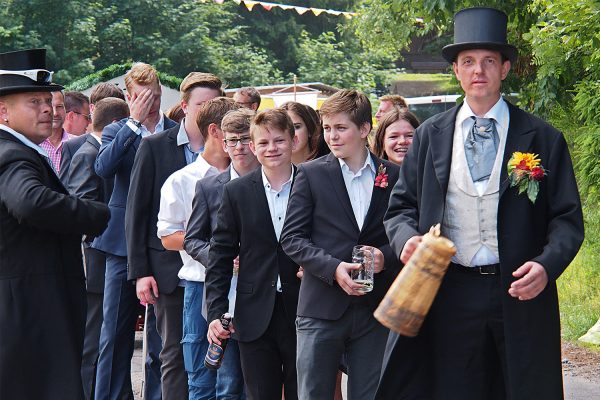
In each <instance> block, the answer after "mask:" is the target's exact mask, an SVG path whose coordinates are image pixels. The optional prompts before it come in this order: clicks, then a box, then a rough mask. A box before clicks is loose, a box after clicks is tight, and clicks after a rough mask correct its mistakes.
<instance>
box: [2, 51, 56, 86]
mask: <svg viewBox="0 0 600 400" xmlns="http://www.w3.org/2000/svg"><path fill="white" fill-rule="evenodd" d="M35 70H42V71H35ZM45 70H46V49H29V50H19V51H11V52H9V53H2V54H0V96H2V95H5V94H11V93H23V92H55V91H57V90H62V89H63V87H62V86H60V85H57V84H55V83H52V82H51V79H50V78H49V77H48V75H49V74H46V73H45V72H44V71H45ZM6 71H15V73H17V72H20V73H21V75H17V74H11V73H10V72H6ZM23 71H27V72H26V75H23Z"/></svg>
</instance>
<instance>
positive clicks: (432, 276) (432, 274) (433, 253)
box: [373, 224, 456, 337]
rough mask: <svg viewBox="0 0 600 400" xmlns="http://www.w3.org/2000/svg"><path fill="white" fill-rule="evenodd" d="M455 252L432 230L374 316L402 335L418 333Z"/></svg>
mask: <svg viewBox="0 0 600 400" xmlns="http://www.w3.org/2000/svg"><path fill="white" fill-rule="evenodd" d="M455 253H456V247H454V243H452V241H450V240H449V239H447V238H445V237H442V236H440V225H439V224H438V225H436V226H434V227H432V228H431V229H430V230H429V232H428V233H426V234H425V235H423V240H422V241H421V243H419V245H418V246H417V249H416V250H415V252H414V253H413V255H412V256H411V257H410V259H409V260H408V262H407V263H406V265H405V266H404V268H402V270H401V271H400V273H399V274H398V276H397V277H396V280H394V283H392V286H391V287H390V289H389V290H388V292H387V294H386V295H385V297H384V298H383V300H382V301H381V303H380V304H379V307H377V309H376V310H375V312H374V313H373V315H374V316H375V318H377V320H378V321H379V322H381V323H382V324H383V325H384V326H386V327H388V328H389V329H391V330H393V331H395V332H398V333H399V334H401V335H404V336H410V337H414V336H417V334H418V333H419V329H420V328H421V325H422V324H423V320H424V319H425V316H426V315H427V313H428V312H429V308H430V307H431V304H432V303H433V299H434V298H435V295H436V294H437V291H438V289H439V287H440V284H441V283H442V279H443V278H444V275H445V274H446V271H447V270H448V265H450V260H451V259H452V256H453V255H454V254H455Z"/></svg>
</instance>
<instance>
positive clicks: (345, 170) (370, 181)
mask: <svg viewBox="0 0 600 400" xmlns="http://www.w3.org/2000/svg"><path fill="white" fill-rule="evenodd" d="M365 151H366V152H367V158H366V159H365V163H364V164H363V166H362V167H361V169H359V170H358V172H357V173H356V174H355V173H353V172H352V171H351V170H350V167H348V164H346V162H345V161H344V160H342V159H341V158H338V161H339V162H340V167H341V168H342V176H343V177H344V184H345V185H346V191H347V192H348V197H349V198H350V204H351V205H352V212H353V213H354V218H356V223H357V224H358V229H362V227H363V224H364V222H365V217H366V216H367V211H369V205H370V204H371V196H372V195H373V186H374V185H375V171H376V168H375V163H374V162H373V159H372V158H371V154H370V153H369V152H368V150H367V149H366V148H365Z"/></svg>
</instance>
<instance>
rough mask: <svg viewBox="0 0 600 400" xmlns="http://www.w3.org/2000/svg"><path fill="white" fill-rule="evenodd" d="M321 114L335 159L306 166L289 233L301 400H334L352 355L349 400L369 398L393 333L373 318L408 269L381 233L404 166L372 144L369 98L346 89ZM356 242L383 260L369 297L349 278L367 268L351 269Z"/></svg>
mask: <svg viewBox="0 0 600 400" xmlns="http://www.w3.org/2000/svg"><path fill="white" fill-rule="evenodd" d="M320 112H321V116H322V118H323V128H324V133H325V141H326V142H327V144H328V145H329V147H330V148H331V154H329V155H327V156H324V157H321V158H319V159H317V160H314V161H311V162H308V163H306V164H302V165H301V166H300V167H299V172H298V177H297V178H296V183H295V184H294V190H293V191H292V195H291V197H290V202H289V207H288V212H287V218H286V222H285V227H284V229H283V233H282V245H283V248H284V250H285V252H286V253H287V254H288V255H289V256H290V258H291V259H292V260H294V261H295V262H296V263H297V264H299V265H301V266H302V267H303V268H304V277H303V279H302V286H301V288H300V299H299V303H298V318H297V320H296V333H297V335H298V349H302V351H301V352H300V351H299V352H298V355H297V367H298V388H299V397H300V398H301V399H311V400H312V399H331V398H333V394H334V389H335V380H336V374H337V370H338V365H339V361H340V358H341V357H342V355H345V359H346V362H347V367H348V377H349V379H348V396H349V398H350V399H371V398H373V396H374V394H375V390H376V388H377V381H378V379H379V374H380V370H381V361H382V359H383V352H384V348H385V343H386V339H387V335H388V330H387V329H386V328H384V327H383V326H382V325H381V324H379V322H377V321H376V320H375V319H374V318H373V315H372V314H373V310H374V309H375V308H376V307H377V305H378V304H379V302H380V300H381V299H382V297H383V295H384V294H385V293H386V291H387V289H388V287H389V285H390V284H391V282H392V280H393V278H394V277H395V276H396V274H397V273H398V270H399V268H400V263H399V260H398V257H397V256H396V254H395V253H394V252H393V251H392V249H391V248H390V245H389V242H388V239H387V236H386V234H385V230H384V227H383V215H384V213H385V210H386V207H387V202H388V199H389V196H390V192H391V188H392V186H393V185H394V183H395V182H396V179H397V178H398V167H397V166H395V165H393V164H392V163H389V162H387V161H385V160H380V159H378V158H377V157H376V156H375V155H373V154H371V153H370V152H369V151H368V149H367V147H366V144H367V135H368V134H369V132H370V130H371V104H370V102H369V100H368V98H367V97H366V96H365V95H364V94H362V93H359V92H357V91H356V90H342V91H340V92H338V93H336V94H335V95H333V96H331V97H330V98H329V99H327V100H326V101H325V103H323V106H322V107H321V109H320ZM376 176H379V178H378V179H377V180H376V179H375V178H376ZM384 178H385V179H384ZM383 182H385V183H383ZM356 245H364V246H368V247H370V248H372V249H373V252H374V254H375V279H374V288H373V291H372V292H370V293H367V294H365V293H364V292H363V291H361V288H362V285H361V284H359V283H356V282H354V281H353V280H352V279H351V277H350V272H351V271H352V270H355V269H357V268H359V267H360V265H359V264H352V263H351V262H350V261H351V259H352V248H353V247H354V246H356Z"/></svg>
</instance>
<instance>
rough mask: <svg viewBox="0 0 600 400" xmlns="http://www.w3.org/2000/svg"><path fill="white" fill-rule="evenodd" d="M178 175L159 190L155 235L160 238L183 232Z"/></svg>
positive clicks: (181, 202) (183, 218)
mask: <svg viewBox="0 0 600 400" xmlns="http://www.w3.org/2000/svg"><path fill="white" fill-rule="evenodd" d="M179 176H180V174H178V173H177V172H175V173H174V174H172V175H171V176H169V178H167V180H166V181H165V183H164V184H163V186H162V188H161V189H160V209H159V211H158V221H157V222H156V228H157V231H156V234H157V236H158V237H159V239H160V238H162V237H164V236H169V235H172V234H173V233H175V232H185V223H186V216H185V207H184V196H183V187H182V184H181V183H182V182H181V179H179Z"/></svg>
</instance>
